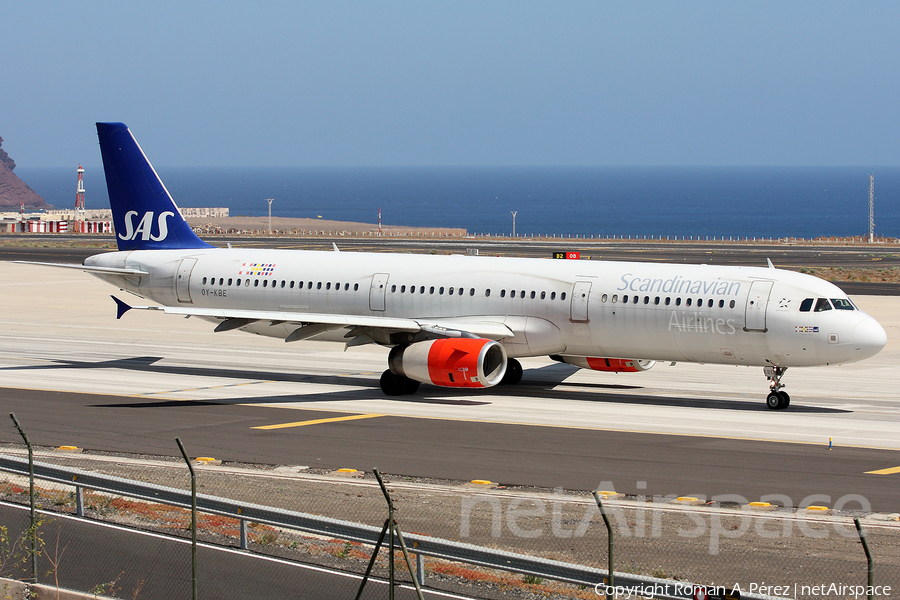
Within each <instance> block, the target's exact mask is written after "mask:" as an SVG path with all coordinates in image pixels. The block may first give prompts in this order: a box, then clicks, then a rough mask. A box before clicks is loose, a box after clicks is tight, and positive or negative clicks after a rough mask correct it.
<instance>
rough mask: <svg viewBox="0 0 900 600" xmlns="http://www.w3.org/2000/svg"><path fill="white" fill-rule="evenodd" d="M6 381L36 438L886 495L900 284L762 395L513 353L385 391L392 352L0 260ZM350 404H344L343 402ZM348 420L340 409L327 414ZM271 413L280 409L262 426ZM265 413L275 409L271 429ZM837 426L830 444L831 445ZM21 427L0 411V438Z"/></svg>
mask: <svg viewBox="0 0 900 600" xmlns="http://www.w3.org/2000/svg"><path fill="white" fill-rule="evenodd" d="M0 281H2V282H3V283H0V306H2V307H3V312H2V321H0V327H2V331H3V334H2V336H0V377H2V379H0V381H2V386H3V389H0V398H2V404H3V407H4V409H7V410H6V411H5V412H15V413H16V414H17V416H18V418H19V419H20V420H21V421H22V422H23V424H25V426H26V427H27V428H28V431H29V434H30V435H31V437H32V440H33V441H34V442H35V443H37V444H43V445H54V446H55V445H64V444H65V445H76V446H79V447H85V448H90V449H95V450H109V451H116V452H135V453H147V454H165V455H170V456H171V455H176V454H177V449H176V447H175V445H174V438H175V437H176V436H180V437H181V439H182V440H183V441H184V442H185V444H187V445H188V447H189V448H190V449H191V452H192V453H194V454H196V455H206V456H214V457H216V458H221V459H224V460H231V461H243V462H264V463H269V464H294V465H307V466H314V467H321V468H338V467H353V468H357V469H364V470H369V469H371V467H372V466H378V467H379V468H380V469H381V470H382V471H384V472H388V473H393V474H398V475H410V476H421V477H437V478H445V479H453V480H470V479H489V480H492V481H497V482H501V483H505V484H514V485H532V486H541V487H548V488H552V487H564V488H566V489H576V490H588V489H595V488H596V487H597V486H598V485H600V484H601V483H603V482H610V483H612V484H613V485H614V486H615V489H616V490H617V491H621V492H625V493H645V494H658V495H667V494H676V495H704V496H708V497H711V496H714V495H717V494H724V493H734V494H740V495H743V496H744V497H746V498H748V499H749V500H756V499H758V498H760V497H761V496H763V495H766V494H774V493H780V494H786V495H788V496H790V497H791V498H792V499H793V501H794V503H795V505H797V504H799V503H800V502H801V501H802V499H803V498H805V497H807V496H809V495H811V494H826V495H829V496H831V497H832V499H833V501H836V500H837V499H838V498H840V497H841V496H843V495H845V494H860V495H862V496H863V497H865V498H866V500H867V501H868V502H870V503H871V505H872V507H873V509H874V510H881V511H889V512H890V511H897V509H898V506H897V505H898V500H897V499H896V494H895V493H893V490H894V489H895V488H896V481H897V478H898V477H900V473H894V474H890V473H887V474H882V475H878V474H869V473H868V472H870V471H878V470H885V469H891V468H894V467H898V466H900V452H898V451H897V450H900V436H898V435H897V434H896V432H897V431H898V422H900V400H898V398H897V394H896V390H898V389H900V372H898V369H897V365H898V362H900V329H898V327H900V316H898V315H900V310H898V309H900V298H896V297H893V296H881V297H872V296H860V297H854V301H856V302H857V304H858V305H859V306H860V307H861V308H862V309H863V310H866V311H867V312H869V313H870V314H873V315H874V316H875V317H876V318H878V319H879V321H880V322H881V323H882V325H883V326H884V327H885V329H886V330H887V332H888V338H889V341H888V346H887V348H885V350H884V351H883V352H882V353H881V354H879V355H878V356H876V357H874V358H873V359H870V360H868V361H865V362H863V363H859V364H854V365H846V366H840V367H824V368H813V369H794V370H791V371H789V372H788V374H787V375H786V376H785V379H784V381H785V383H787V390H788V391H789V392H790V393H791V396H792V399H793V400H792V404H791V408H790V409H788V410H787V411H777V412H775V411H769V410H768V409H766V408H765V405H764V402H763V400H764V397H765V391H766V389H767V388H766V381H765V378H764V377H763V375H762V372H761V371H762V370H761V369H756V368H752V369H751V368H745V367H725V366H715V365H706V366H705V365H688V364H677V365H675V366H668V365H658V366H657V367H656V368H654V369H652V370H651V371H649V372H646V373H639V374H603V373H596V372H581V371H574V370H573V369H571V368H570V367H568V366H566V365H559V364H556V363H552V362H551V361H550V360H549V359H546V358H535V359H526V360H523V361H522V362H523V366H524V367H525V368H526V375H525V379H524V380H523V383H522V385H520V386H515V387H510V388H492V389H490V390H485V391H483V392H480V393H471V392H461V391H456V390H442V389H438V388H431V387H426V386H423V387H422V389H421V390H420V392H419V393H417V394H415V395H413V396H408V397H402V398H400V399H396V398H391V399H389V398H386V397H384V396H382V394H381V392H380V390H379V389H378V376H379V375H380V373H381V371H383V370H384V368H385V360H386V354H387V353H386V351H385V350H383V349H380V348H373V347H363V348H354V349H351V350H349V351H347V352H343V346H340V345H331V344H322V343H314V342H297V343H293V344H284V343H283V342H279V341H277V340H273V339H270V338H265V339H263V338H257V337H255V336H250V335H247V334H242V333H238V332H228V333H220V334H215V333H213V332H212V326H211V325H209V324H208V323H204V322H201V321H198V320H194V319H189V320H184V319H180V318H174V317H166V316H164V315H159V314H152V313H146V312H140V313H138V314H134V313H135V312H136V311H132V312H131V313H128V314H127V315H126V316H125V317H124V318H123V319H122V320H121V321H116V319H115V307H114V303H113V302H112V300H111V299H110V298H109V294H110V293H114V292H115V289H114V288H111V287H110V286H108V285H106V284H104V283H102V282H100V281H99V280H96V279H94V278H93V277H91V276H89V275H87V274H83V273H81V272H78V271H68V270H62V269H52V268H45V267H34V266H26V265H16V264H9V263H0ZM346 417H354V418H353V419H352V420H348V419H346ZM337 419H340V420H337ZM271 426H278V427H275V428H271ZM260 427H270V428H266V429H262V428H260ZM829 439H831V440H832V444H833V449H832V450H828V443H829ZM17 440H18V436H17V434H16V432H15V430H14V429H13V428H12V426H11V424H10V425H9V426H6V427H0V441H2V442H14V441H17Z"/></svg>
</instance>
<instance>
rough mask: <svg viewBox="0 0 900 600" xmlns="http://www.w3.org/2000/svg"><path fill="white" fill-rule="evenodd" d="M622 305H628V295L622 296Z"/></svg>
mask: <svg viewBox="0 0 900 600" xmlns="http://www.w3.org/2000/svg"><path fill="white" fill-rule="evenodd" d="M622 303H623V304H628V296H627V295H625V296H622Z"/></svg>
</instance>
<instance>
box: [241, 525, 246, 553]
mask: <svg viewBox="0 0 900 600" xmlns="http://www.w3.org/2000/svg"><path fill="white" fill-rule="evenodd" d="M246 549H247V519H241V550H246Z"/></svg>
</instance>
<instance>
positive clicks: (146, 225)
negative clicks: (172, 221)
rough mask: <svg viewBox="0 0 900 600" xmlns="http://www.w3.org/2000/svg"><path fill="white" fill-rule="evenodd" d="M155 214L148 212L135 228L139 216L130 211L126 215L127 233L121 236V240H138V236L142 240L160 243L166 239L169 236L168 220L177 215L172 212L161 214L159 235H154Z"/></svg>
mask: <svg viewBox="0 0 900 600" xmlns="http://www.w3.org/2000/svg"><path fill="white" fill-rule="evenodd" d="M153 215H154V213H153V212H146V213H144V216H143V217H141V220H140V222H139V223H138V224H137V227H135V226H134V218H135V217H136V216H138V213H137V211H135V210H129V211H128V212H127V213H125V233H124V234H121V233H120V234H119V239H121V240H125V241H129V240H135V239H137V237H138V235H140V236H141V239H142V240H145V241H146V240H152V241H154V242H159V241H162V240H164V239H166V236H167V235H169V226H168V225H167V224H166V219H167V218H169V217H174V216H175V213H173V212H171V211H165V212H162V213H159V218H158V219H157V231H158V235H153V231H152V229H153Z"/></svg>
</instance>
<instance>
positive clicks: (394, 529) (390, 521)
mask: <svg viewBox="0 0 900 600" xmlns="http://www.w3.org/2000/svg"><path fill="white" fill-rule="evenodd" d="M372 472H373V473H375V478H376V479H377V480H378V485H379V486H381V493H382V494H384V499H385V500H386V501H387V505H388V518H387V519H386V520H385V522H384V527H382V528H381V535H380V536H379V537H378V543H377V544H375V550H374V551H373V552H372V558H371V559H370V560H369V567H368V568H367V569H366V574H365V575H364V576H363V579H362V581H361V582H360V584H359V589H358V590H357V592H356V600H359V598H360V597H361V596H362V592H363V588H365V587H366V582H367V581H368V580H369V574H370V573H371V572H372V567H373V566H374V565H375V558H376V557H377V556H378V550H379V548H381V543H382V542H383V541H384V534H385V533H386V532H387V529H388V527H390V529H391V538H390V545H389V546H388V552H390V554H389V556H388V565H389V566H388V569H389V571H388V581H389V590H388V598H390V600H394V535H395V534H396V536H397V539H398V540H399V541H400V548H401V550H402V551H403V558H404V559H406V568H407V569H409V575H410V577H412V582H413V586H415V588H416V596H418V598H419V600H425V598H424V597H423V596H422V587H421V586H420V585H419V579H418V578H417V577H416V571H415V570H414V569H413V566H412V560H410V558H409V550H408V549H407V548H406V541H405V540H404V539H403V534H402V533H401V532H400V527H399V526H398V525H397V521H396V519H394V502H393V500H392V499H391V495H390V494H389V493H388V491H387V488H386V487H385V486H384V480H383V479H382V478H381V473H379V472H378V469H377V468H373V469H372ZM423 579H424V573H423Z"/></svg>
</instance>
